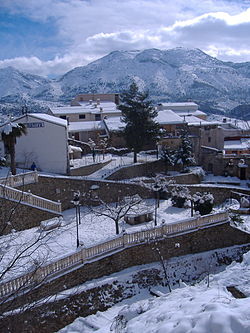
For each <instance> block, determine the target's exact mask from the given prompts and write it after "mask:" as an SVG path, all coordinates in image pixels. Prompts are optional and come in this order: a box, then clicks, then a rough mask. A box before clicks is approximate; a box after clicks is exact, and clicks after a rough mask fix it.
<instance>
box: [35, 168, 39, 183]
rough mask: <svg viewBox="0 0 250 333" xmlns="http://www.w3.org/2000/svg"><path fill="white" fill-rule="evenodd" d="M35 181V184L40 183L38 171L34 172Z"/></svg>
mask: <svg viewBox="0 0 250 333" xmlns="http://www.w3.org/2000/svg"><path fill="white" fill-rule="evenodd" d="M34 181H35V183H38V173H37V170H35V171H34Z"/></svg>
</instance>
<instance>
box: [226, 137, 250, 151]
mask: <svg viewBox="0 0 250 333" xmlns="http://www.w3.org/2000/svg"><path fill="white" fill-rule="evenodd" d="M249 147H250V139H241V140H228V141H224V149H228V150H246V149H249Z"/></svg>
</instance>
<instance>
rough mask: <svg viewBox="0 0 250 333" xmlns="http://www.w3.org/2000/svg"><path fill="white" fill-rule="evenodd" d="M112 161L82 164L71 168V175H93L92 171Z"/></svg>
mask: <svg viewBox="0 0 250 333" xmlns="http://www.w3.org/2000/svg"><path fill="white" fill-rule="evenodd" d="M110 162H112V160H109V161H107V162H103V163H95V164H90V165H85V166H82V167H80V168H74V169H70V176H88V175H91V174H92V173H94V172H96V171H97V170H100V169H101V168H103V167H104V166H105V165H107V164H109V163H110Z"/></svg>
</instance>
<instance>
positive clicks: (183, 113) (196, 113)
mask: <svg viewBox="0 0 250 333" xmlns="http://www.w3.org/2000/svg"><path fill="white" fill-rule="evenodd" d="M174 112H175V113H176V114H178V115H179V116H188V115H192V116H206V113H205V112H203V111H200V110H175V111H174Z"/></svg>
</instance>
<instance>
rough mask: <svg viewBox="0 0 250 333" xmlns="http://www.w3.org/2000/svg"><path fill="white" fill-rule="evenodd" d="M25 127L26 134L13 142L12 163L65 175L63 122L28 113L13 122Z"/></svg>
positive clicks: (45, 115) (66, 145)
mask: <svg viewBox="0 0 250 333" xmlns="http://www.w3.org/2000/svg"><path fill="white" fill-rule="evenodd" d="M14 122H16V123H22V124H25V126H26V128H27V135H22V136H21V137H20V138H17V140H16V146H15V150H16V163H17V166H18V167H19V168H28V169H29V168H30V166H31V164H32V163H33V162H35V165H36V167H37V169H38V170H40V171H45V172H53V173H59V174H67V173H68V172H69V152H68V128H67V121H66V120H64V119H60V118H57V117H53V116H51V115H48V114H42V113H29V114H27V115H23V116H21V117H19V118H17V119H15V120H14Z"/></svg>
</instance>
